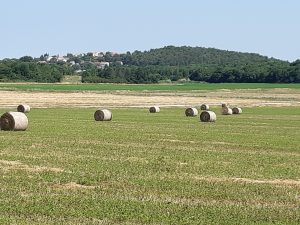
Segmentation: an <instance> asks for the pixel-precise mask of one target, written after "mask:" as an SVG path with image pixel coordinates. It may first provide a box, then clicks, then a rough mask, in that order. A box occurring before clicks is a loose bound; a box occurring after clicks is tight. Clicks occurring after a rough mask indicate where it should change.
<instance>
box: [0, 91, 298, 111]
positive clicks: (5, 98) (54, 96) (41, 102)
mask: <svg viewBox="0 0 300 225" xmlns="http://www.w3.org/2000/svg"><path fill="white" fill-rule="evenodd" d="M0 96H1V102H0V108H16V106H17V105H19V104H21V103H26V104H29V105H30V106H31V107H33V108H48V107H149V106H151V105H160V106H165V107H167V106H181V107H182V106H185V107H187V106H199V105H201V104H202V103H207V104H209V105H220V104H221V103H222V102H225V103H228V104H229V105H232V106H234V105H238V106H241V107H243V106H247V107H251V106H300V90H296V89H295V90H294V89H271V90H260V89H257V90H247V89H246V90H217V91H190V92H159V91H153V92H150V91H143V92H134V91H112V92H40V91H7V90H0Z"/></svg>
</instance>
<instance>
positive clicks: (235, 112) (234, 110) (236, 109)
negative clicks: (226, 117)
mask: <svg viewBox="0 0 300 225" xmlns="http://www.w3.org/2000/svg"><path fill="white" fill-rule="evenodd" d="M242 112H243V111H242V109H241V108H239V107H234V108H232V114H241V113H242Z"/></svg>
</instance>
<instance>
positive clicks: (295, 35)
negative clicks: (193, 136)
mask: <svg viewBox="0 0 300 225" xmlns="http://www.w3.org/2000/svg"><path fill="white" fill-rule="evenodd" d="M0 8H1V13H0V24H1V33H0V58H12V57H15V58H19V57H21V56H24V55H31V56H34V57H38V56H40V55H41V54H44V53H46V52H47V53H49V54H50V55H54V54H66V53H80V52H90V51H116V52H126V51H134V50H141V51H143V50H149V49H151V48H159V47H163V46H166V45H175V46H182V45H188V46H201V47H215V48H220V49H225V50H233V51H241V52H255V53H259V54H262V55H266V56H269V57H275V58H279V59H283V60H289V61H294V60H296V59H299V58H300V44H299V41H300V28H299V27H300V13H299V11H300V1H299V0H284V1H283V0H123V1H122V0H106V1H103V0H72V1H71V0H51V1H46V0H24V1H23V0H0Z"/></svg>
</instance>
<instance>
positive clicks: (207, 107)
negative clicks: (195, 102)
mask: <svg viewBox="0 0 300 225" xmlns="http://www.w3.org/2000/svg"><path fill="white" fill-rule="evenodd" d="M200 109H201V110H209V105H207V104H202V105H201V106H200Z"/></svg>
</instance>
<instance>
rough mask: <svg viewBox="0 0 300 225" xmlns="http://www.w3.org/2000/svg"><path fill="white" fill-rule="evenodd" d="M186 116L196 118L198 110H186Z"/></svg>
mask: <svg viewBox="0 0 300 225" xmlns="http://www.w3.org/2000/svg"><path fill="white" fill-rule="evenodd" d="M185 115H186V116H198V110H197V109H196V108H187V109H186V110H185Z"/></svg>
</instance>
